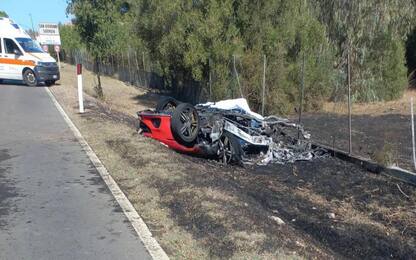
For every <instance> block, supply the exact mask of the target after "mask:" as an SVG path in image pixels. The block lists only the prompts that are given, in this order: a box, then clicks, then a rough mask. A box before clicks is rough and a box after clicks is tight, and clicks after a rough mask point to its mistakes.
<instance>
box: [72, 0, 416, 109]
mask: <svg viewBox="0 0 416 260" xmlns="http://www.w3.org/2000/svg"><path fill="white" fill-rule="evenodd" d="M128 3H129V4H128V5H127V6H128V7H129V12H128V13H127V14H124V13H120V10H119V9H120V6H122V5H123V6H125V5H126V4H125V1H124V2H123V1H119V0H94V1H88V0H71V1H69V7H68V10H69V11H70V12H71V13H73V14H74V15H75V18H76V23H75V27H76V30H77V32H78V33H79V35H80V39H81V42H82V43H83V44H84V45H85V46H86V48H87V49H88V50H89V52H90V53H91V54H92V55H94V57H97V58H105V57H107V56H109V55H114V54H116V53H120V52H122V51H125V50H126V49H128V48H133V49H136V50H139V51H140V52H146V53H148V54H149V55H150V57H151V59H152V61H153V63H154V64H157V66H155V67H156V68H154V69H157V72H158V73H160V74H162V75H163V76H165V78H166V79H167V81H168V83H169V85H170V86H171V87H172V90H174V91H175V92H177V93H182V92H181V91H182V90H183V89H184V88H190V87H192V86H193V84H190V83H191V82H199V83H200V84H203V85H207V84H208V80H209V78H210V76H211V78H212V86H213V99H222V98H229V97H236V96H238V95H239V91H238V90H237V88H238V87H237V83H236V76H235V75H234V68H233V57H235V60H236V70H237V71H238V73H239V76H240V78H239V79H240V81H241V88H242V92H243V94H244V96H245V97H246V98H247V99H248V100H249V101H250V103H251V105H252V106H254V107H255V108H259V107H260V105H261V102H262V101H261V82H262V70H263V57H264V55H265V56H266V58H267V80H266V85H267V95H266V104H267V107H266V108H267V111H268V112H276V113H287V112H290V111H292V110H293V108H294V107H295V106H297V104H298V101H299V100H298V98H299V87H300V84H301V78H302V77H301V73H300V72H301V67H302V63H303V61H304V63H305V77H304V78H305V101H306V108H307V109H316V108H319V106H320V105H321V104H322V101H324V100H328V99H329V98H343V96H345V89H346V88H345V81H346V73H345V72H346V63H347V54H348V53H350V56H351V59H350V61H351V62H350V63H351V68H352V83H353V84H352V86H353V97H354V99H355V100H357V101H373V100H390V99H394V98H397V97H399V96H400V95H401V93H402V91H403V89H404V87H406V67H405V48H404V46H405V42H406V39H407V35H408V33H409V32H410V31H411V30H412V29H413V27H414V25H415V23H414V18H415V17H414V13H415V3H414V1H413V0H389V1H382V0H364V1H358V0H352V1H351V0H340V1H332V0H299V1H293V0H277V1H271V0H260V1H250V0H193V1H182V0H130V1H128ZM407 49H409V47H408V48H407Z"/></svg>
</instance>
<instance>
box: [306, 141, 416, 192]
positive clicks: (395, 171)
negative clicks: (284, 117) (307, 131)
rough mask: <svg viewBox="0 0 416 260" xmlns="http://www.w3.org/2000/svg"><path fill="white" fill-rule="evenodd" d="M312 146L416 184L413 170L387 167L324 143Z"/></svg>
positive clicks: (415, 175) (376, 171)
mask: <svg viewBox="0 0 416 260" xmlns="http://www.w3.org/2000/svg"><path fill="white" fill-rule="evenodd" d="M312 146H313V147H317V148H323V149H325V150H327V151H328V152H330V153H331V156H333V157H335V158H338V159H341V160H343V161H346V162H350V163H353V164H356V165H358V166H360V167H362V168H363V169H365V170H366V171H369V172H372V173H376V174H383V175H386V176H389V177H391V178H394V179H397V180H400V181H403V182H406V183H409V184H411V185H414V186H416V174H415V173H413V172H410V171H407V170H404V169H402V168H399V167H385V166H382V165H379V164H377V163H375V162H372V161H370V160H369V159H366V158H363V157H360V156H355V155H350V154H348V153H346V152H343V151H340V150H337V149H334V148H330V147H328V146H325V145H322V144H313V145H312Z"/></svg>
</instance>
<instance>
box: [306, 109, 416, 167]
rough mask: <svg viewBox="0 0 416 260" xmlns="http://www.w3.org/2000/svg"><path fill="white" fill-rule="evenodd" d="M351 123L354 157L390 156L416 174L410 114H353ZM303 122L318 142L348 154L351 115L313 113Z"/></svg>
mask: <svg viewBox="0 0 416 260" xmlns="http://www.w3.org/2000/svg"><path fill="white" fill-rule="evenodd" d="M351 121H352V123H351V125H352V151H353V154H355V155H359V156H362V157H365V158H370V159H373V158H374V155H375V154H377V153H390V154H391V155H392V157H393V163H395V164H397V165H398V166H400V167H402V168H405V169H408V170H412V171H414V168H413V162H412V137H411V120H410V116H409V115H401V114H383V115H376V116H371V115H353V116H352V120H351ZM302 123H303V125H304V127H305V129H306V130H307V131H309V132H310V133H311V134H312V139H313V140H314V141H315V142H318V143H321V144H325V145H328V146H330V147H334V148H336V149H339V150H343V151H348V117H347V115H339V114H334V113H309V114H305V115H304V116H303V120H302ZM386 147H388V148H387V149H388V150H387V151H386V150H385V148H386Z"/></svg>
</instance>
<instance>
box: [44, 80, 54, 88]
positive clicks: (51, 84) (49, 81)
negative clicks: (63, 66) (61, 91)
mask: <svg viewBox="0 0 416 260" xmlns="http://www.w3.org/2000/svg"><path fill="white" fill-rule="evenodd" d="M55 82H56V81H55V80H46V81H45V85H46V86H48V87H50V86H53V85H55Z"/></svg>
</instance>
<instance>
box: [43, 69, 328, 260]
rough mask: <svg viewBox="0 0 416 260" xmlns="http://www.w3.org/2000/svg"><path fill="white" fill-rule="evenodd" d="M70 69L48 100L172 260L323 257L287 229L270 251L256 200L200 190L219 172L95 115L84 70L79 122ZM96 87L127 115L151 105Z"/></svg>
mask: <svg viewBox="0 0 416 260" xmlns="http://www.w3.org/2000/svg"><path fill="white" fill-rule="evenodd" d="M74 70H75V68H74V66H70V65H65V67H64V69H63V72H62V74H63V75H62V78H63V79H62V81H61V85H60V86H59V85H58V86H55V87H53V88H51V90H52V92H53V94H54V95H55V96H56V97H57V99H58V101H59V102H60V104H61V105H63V107H64V109H65V111H66V112H67V113H68V115H69V116H70V117H71V119H72V120H73V121H74V123H75V124H76V125H77V127H78V128H79V129H80V131H81V132H82V134H83V135H84V137H85V138H86V140H87V141H88V143H89V144H90V146H91V147H92V148H93V149H94V151H95V152H96V154H97V155H98V157H99V158H100V159H101V160H102V162H103V163H104V165H105V166H106V168H107V169H108V170H109V172H110V173H111V175H112V176H113V178H114V179H115V181H116V182H117V183H118V184H119V185H120V187H121V189H122V190H123V191H124V192H125V193H126V195H127V197H128V198H129V200H130V201H131V202H132V204H133V206H134V207H135V208H136V209H137V211H138V212H139V214H140V215H141V216H142V217H143V219H144V220H145V222H146V224H147V225H148V226H149V228H150V230H151V231H152V233H153V235H154V236H155V237H156V239H157V240H158V241H159V243H160V244H161V245H162V247H163V248H164V249H165V251H166V252H167V253H168V255H169V256H170V257H171V258H173V259H207V258H211V259H212V258H214V259H216V258H231V259H299V258H303V257H302V256H304V257H305V256H307V255H314V254H316V255H319V256H327V257H328V255H327V253H326V250H325V249H322V248H319V247H316V245H315V243H311V242H310V241H308V240H309V239H306V240H305V238H302V237H297V239H296V241H292V240H291V239H290V237H293V236H298V235H297V234H298V232H297V231H295V230H293V229H292V228H290V227H284V228H283V230H284V232H282V233H281V234H279V233H277V234H276V239H277V240H278V241H279V237H282V238H281V243H280V244H278V245H273V246H270V245H269V244H270V242H269V241H270V237H269V235H267V234H266V233H265V232H264V230H265V228H264V227H263V226H265V225H266V226H267V225H268V226H269V228H268V229H270V230H272V229H276V230H277V231H276V232H279V231H278V230H281V229H282V228H281V227H279V226H278V225H277V224H275V223H269V220H268V215H267V213H266V214H264V213H263V212H262V211H263V209H261V208H260V207H258V205H256V202H255V201H252V200H247V199H246V198H245V197H241V196H239V195H237V194H236V192H235V191H233V190H229V189H224V188H223V187H221V185H220V186H218V187H217V186H215V185H214V186H205V185H204V184H203V183H204V181H205V180H206V179H207V177H209V175H210V174H211V173H210V172H211V171H216V172H218V171H221V167H219V166H216V165H214V166H212V165H206V164H200V163H198V162H195V161H193V160H191V159H190V158H188V157H186V156H183V155H180V154H178V153H176V152H173V151H171V150H169V149H167V148H165V147H164V146H162V145H160V144H159V143H158V142H156V141H154V140H151V139H147V138H144V137H142V136H140V135H138V134H136V133H135V132H134V130H133V129H132V128H130V127H129V126H127V125H125V124H121V123H119V122H114V121H112V120H111V119H109V118H108V117H106V116H104V115H103V114H102V113H101V112H100V111H97V109H98V108H99V107H98V106H97V105H94V102H98V101H97V100H95V99H94V98H92V97H91V96H90V95H89V94H93V92H91V91H92V88H93V87H94V78H93V75H92V74H91V73H89V72H87V71H84V84H85V91H86V92H87V95H86V99H87V102H86V103H87V104H88V106H87V109H86V113H85V114H83V115H79V114H78V113H77V99H76V98H77V97H76V89H75V87H76V86H75V83H74V82H75V80H74V79H75V75H74V73H73V72H74ZM72 75H73V76H72ZM102 81H103V86H104V93H105V96H106V99H105V103H106V105H107V106H109V107H111V108H112V109H116V110H118V111H120V112H124V113H126V114H129V115H132V114H134V113H135V112H136V111H137V110H140V109H144V108H146V104H150V103H146V102H143V103H142V102H141V104H137V99H135V97H137V96H146V95H147V93H146V91H145V90H142V89H136V88H133V87H131V86H127V85H125V84H124V83H121V82H118V81H116V80H114V79H111V78H108V77H103V79H102ZM150 102H152V101H150ZM218 167H219V168H218ZM224 175H225V173H224ZM213 178H215V177H213ZM259 212H261V214H260V215H261V218H260V219H259V217H258V216H257V214H259ZM262 218H263V220H262ZM259 223H260V224H259ZM266 230H267V228H266ZM287 233H289V234H290V235H288V237H286V236H287ZM285 237H286V238H285ZM265 245H269V246H267V247H266V248H265ZM305 245H307V246H305ZM311 252H314V253H311Z"/></svg>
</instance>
